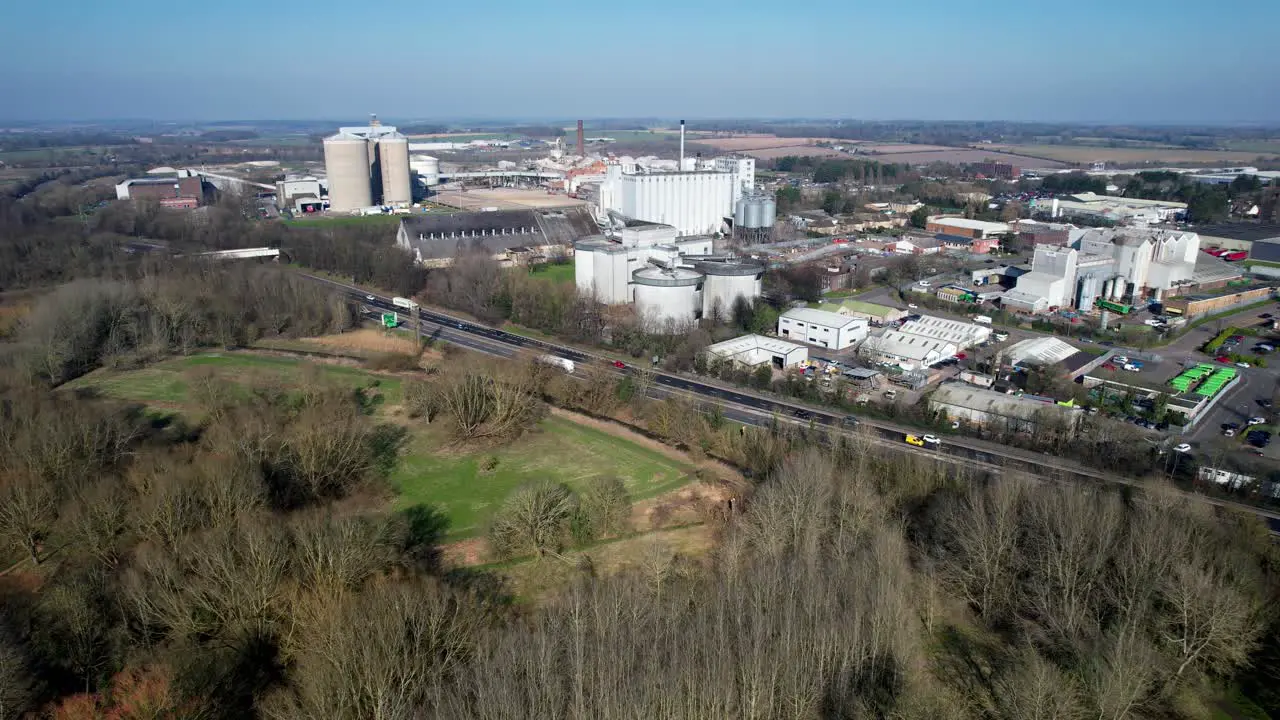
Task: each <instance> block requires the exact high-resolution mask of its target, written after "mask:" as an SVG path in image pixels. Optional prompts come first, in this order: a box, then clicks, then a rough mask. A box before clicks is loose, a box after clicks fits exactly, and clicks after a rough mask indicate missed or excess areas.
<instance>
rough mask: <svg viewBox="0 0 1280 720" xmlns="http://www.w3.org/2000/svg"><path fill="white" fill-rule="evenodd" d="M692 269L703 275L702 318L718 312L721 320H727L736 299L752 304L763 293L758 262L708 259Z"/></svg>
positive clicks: (761, 271)
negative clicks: (724, 318) (725, 318)
mask: <svg viewBox="0 0 1280 720" xmlns="http://www.w3.org/2000/svg"><path fill="white" fill-rule="evenodd" d="M694 267H695V268H697V270H698V272H700V273H702V274H703V275H705V276H706V280H705V281H704V283H703V286H702V316H703V317H711V316H712V313H713V312H715V311H717V310H718V311H719V313H720V315H721V317H728V316H729V315H730V313H732V312H733V305H734V303H735V302H737V300H738V298H743V299H745V300H746V301H747V302H751V301H752V300H753V299H755V298H757V297H760V294H761V292H762V291H763V286H762V278H763V277H764V266H762V265H760V264H759V263H756V262H751V261H748V260H739V259H734V260H725V261H718V260H707V261H702V262H698V263H695V264H694Z"/></svg>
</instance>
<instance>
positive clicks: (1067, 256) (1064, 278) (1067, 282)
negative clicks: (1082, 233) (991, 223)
mask: <svg viewBox="0 0 1280 720" xmlns="http://www.w3.org/2000/svg"><path fill="white" fill-rule="evenodd" d="M1079 255H1080V251H1078V250H1076V249H1074V248H1069V247H1063V246H1059V245H1037V246H1036V250H1035V254H1034V255H1033V256H1032V258H1031V272H1029V273H1026V274H1025V275H1020V276H1018V282H1017V285H1016V286H1015V287H1014V289H1013V290H1012V291H1010V292H1007V293H1005V295H1004V297H1003V298H1002V299H1001V303H1002V304H1003V305H1004V306H1005V307H1011V308H1014V309H1019V310H1024V311H1027V312H1031V313H1040V312H1044V311H1046V310H1048V309H1049V308H1050V307H1066V306H1068V305H1069V304H1071V302H1072V301H1073V300H1074V295H1075V280H1076V261H1077V258H1078V257H1079Z"/></svg>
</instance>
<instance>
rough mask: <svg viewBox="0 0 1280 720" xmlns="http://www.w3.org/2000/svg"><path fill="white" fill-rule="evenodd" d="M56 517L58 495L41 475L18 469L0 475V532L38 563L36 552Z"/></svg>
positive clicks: (38, 552) (40, 547) (38, 557)
mask: <svg viewBox="0 0 1280 720" xmlns="http://www.w3.org/2000/svg"><path fill="white" fill-rule="evenodd" d="M57 519H58V497H57V494H56V493H55V491H54V488H53V486H52V484H51V483H50V482H49V481H48V480H45V479H43V478H40V477H37V476H34V475H29V474H26V473H19V474H13V475H10V476H9V477H8V478H3V479H0V535H3V537H4V538H5V539H7V540H8V541H9V542H10V543H12V544H13V545H14V546H15V547H17V548H19V549H21V550H22V551H23V552H25V553H26V554H27V556H28V557H30V558H31V562H32V563H34V564H36V565H39V564H40V560H41V557H40V552H41V549H42V546H43V543H44V540H45V538H47V537H48V536H49V533H50V531H51V530H52V529H53V526H54V523H55V522H57Z"/></svg>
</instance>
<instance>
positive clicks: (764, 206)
mask: <svg viewBox="0 0 1280 720" xmlns="http://www.w3.org/2000/svg"><path fill="white" fill-rule="evenodd" d="M777 220H778V201H777V200H775V199H774V198H773V196H772V195H764V196H763V198H762V200H761V205H760V227H762V228H771V227H773V224H774V223H775V222H777Z"/></svg>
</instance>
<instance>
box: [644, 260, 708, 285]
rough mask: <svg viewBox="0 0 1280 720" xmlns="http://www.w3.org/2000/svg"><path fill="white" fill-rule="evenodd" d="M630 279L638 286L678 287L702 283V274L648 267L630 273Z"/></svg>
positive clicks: (678, 268)
mask: <svg viewBox="0 0 1280 720" xmlns="http://www.w3.org/2000/svg"><path fill="white" fill-rule="evenodd" d="M631 279H632V280H633V281H635V282H636V283H637V284H639V285H652V286H657V287H680V286H688V285H696V284H698V283H699V282H701V281H702V273H700V272H697V271H695V270H690V269H689V268H682V267H674V268H664V267H657V266H655V265H649V266H647V267H642V268H640V269H639V270H636V271H635V272H633V273H631Z"/></svg>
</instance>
